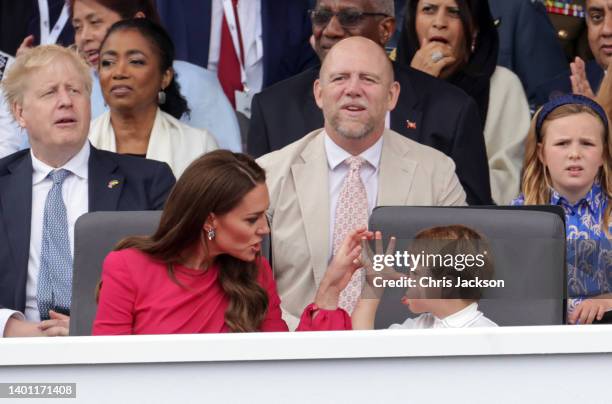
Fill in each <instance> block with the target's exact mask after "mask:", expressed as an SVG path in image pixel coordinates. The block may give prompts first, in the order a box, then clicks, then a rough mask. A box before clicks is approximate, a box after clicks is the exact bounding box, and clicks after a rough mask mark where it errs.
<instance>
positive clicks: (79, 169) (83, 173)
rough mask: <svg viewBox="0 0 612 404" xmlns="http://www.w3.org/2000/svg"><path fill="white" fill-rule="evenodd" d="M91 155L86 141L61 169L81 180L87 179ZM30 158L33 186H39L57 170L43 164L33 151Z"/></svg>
mask: <svg viewBox="0 0 612 404" xmlns="http://www.w3.org/2000/svg"><path fill="white" fill-rule="evenodd" d="M89 153H90V145H89V141H86V142H85V144H83V147H81V150H79V152H78V153H77V154H75V155H74V156H72V158H71V159H70V160H68V161H67V162H66V164H64V165H63V166H61V167H59V168H63V169H65V170H68V171H70V172H71V173H72V174H74V175H76V176H77V177H79V178H82V179H85V180H86V179H87V178H88V176H89ZM30 156H31V157H32V170H33V172H32V185H35V184H38V183H40V182H42V181H43V180H44V179H45V178H47V176H48V175H49V173H50V172H51V171H53V170H55V169H56V168H54V167H51V166H50V165H48V164H46V163H43V162H42V161H40V160H39V159H37V158H36V156H35V155H34V153H33V152H32V149H30Z"/></svg>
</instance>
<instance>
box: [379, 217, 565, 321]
mask: <svg viewBox="0 0 612 404" xmlns="http://www.w3.org/2000/svg"><path fill="white" fill-rule="evenodd" d="M451 224H463V225H466V226H469V227H471V228H473V229H475V230H477V231H478V232H479V233H481V234H482V235H484V236H485V237H486V238H487V239H488V241H489V243H490V245H491V248H492V249H493V263H494V268H495V278H496V279H503V280H504V281H505V288H504V289H489V288H487V289H484V291H483V299H482V300H481V301H480V308H481V310H482V311H483V312H484V313H485V315H486V316H487V317H489V318H490V319H491V320H493V321H495V322H496V323H497V324H499V325H553V324H563V322H564V317H565V303H564V300H563V296H564V293H565V289H566V286H565V285H566V269H565V223H564V216H563V211H562V210H561V208H559V207H557V206H538V207H487V208H482V207H406V206H401V207H400V206H390V207H377V208H376V209H374V211H373V212H372V215H371V217H370V229H371V230H381V231H382V232H383V236H384V237H385V238H387V237H389V236H392V235H393V236H395V237H397V238H398V241H400V243H401V240H409V239H413V238H414V236H415V235H416V233H418V232H419V231H421V230H423V229H425V228H428V227H432V226H443V225H451ZM407 242H408V241H406V243H407ZM398 246H399V244H398ZM404 292H405V290H404V289H400V288H386V290H385V294H384V296H383V299H382V300H381V304H380V306H379V309H378V313H377V317H376V324H375V326H376V328H387V327H388V326H389V325H391V324H393V323H401V322H403V321H404V320H405V319H406V318H407V317H412V316H413V315H411V314H410V312H409V311H408V310H407V309H406V307H405V306H404V305H402V304H401V303H400V299H401V297H402V296H403V295H404Z"/></svg>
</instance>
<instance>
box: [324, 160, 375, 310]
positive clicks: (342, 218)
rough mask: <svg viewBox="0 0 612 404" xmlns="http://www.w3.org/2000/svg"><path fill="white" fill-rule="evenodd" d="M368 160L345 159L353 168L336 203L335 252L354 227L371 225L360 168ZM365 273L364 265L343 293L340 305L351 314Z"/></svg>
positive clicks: (350, 168) (350, 167)
mask: <svg viewBox="0 0 612 404" xmlns="http://www.w3.org/2000/svg"><path fill="white" fill-rule="evenodd" d="M364 163H365V160H364V159H363V158H361V157H359V156H357V157H355V156H353V157H349V158H347V159H346V160H344V164H347V165H348V166H349V172H348V174H347V175H346V177H345V178H344V183H343V184H342V189H341V190H340V196H339V198H338V204H337V205H336V220H335V223H334V237H333V247H334V255H335V254H336V252H337V251H338V248H340V245H341V244H342V241H343V240H344V238H345V237H346V236H347V235H348V234H349V233H350V232H351V231H353V230H355V229H357V228H360V227H366V226H367V225H368V194H367V193H366V189H365V186H364V185H363V181H362V180H361V176H360V175H359V170H360V169H361V166H362V165H363V164H364ZM363 276H364V273H363V268H360V269H358V270H357V271H356V272H355V273H354V274H353V277H352V278H351V281H350V282H349V284H348V286H347V287H346V288H344V290H343V291H342V292H341V293H340V301H339V306H340V307H341V308H343V309H344V310H346V311H347V312H348V313H349V314H350V313H352V312H353V310H354V309H355V305H356V304H357V300H358V299H359V295H360V294H361V287H362V285H363Z"/></svg>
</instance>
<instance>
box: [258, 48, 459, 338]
mask: <svg viewBox="0 0 612 404" xmlns="http://www.w3.org/2000/svg"><path fill="white" fill-rule="evenodd" d="M399 91H400V89H399V84H398V83H397V82H395V81H394V80H393V68H392V66H391V63H390V62H389V60H388V58H387V56H386V54H385V52H384V50H383V49H382V48H381V47H380V46H378V45H377V44H375V43H374V42H372V41H371V40H369V39H366V38H364V37H351V38H347V39H344V40H342V41H341V42H339V43H337V44H336V45H334V47H333V48H332V49H331V50H330V52H329V54H328V55H327V57H326V58H325V60H324V62H323V65H322V67H321V72H320V77H319V79H318V80H317V81H315V83H314V95H315V99H316V102H317V105H318V106H319V108H321V109H322V110H323V115H324V117H325V126H324V128H323V129H320V130H316V131H314V132H311V133H309V134H308V135H306V136H305V137H303V138H302V139H300V140H298V141H296V142H294V143H292V144H290V145H288V146H286V147H284V148H283V149H281V150H278V151H275V152H272V153H269V154H267V155H265V156H263V157H261V158H260V159H259V160H258V163H259V164H261V166H262V167H264V168H265V170H266V172H267V176H268V178H267V185H268V188H269V192H270V208H269V211H268V215H269V218H270V226H271V230H272V266H273V268H274V273H275V277H276V283H277V286H278V291H279V294H280V296H281V299H282V302H283V304H282V308H283V314H284V318H285V320H286V321H287V323H288V324H289V327H290V328H292V329H293V328H295V326H296V325H297V322H298V316H299V315H300V313H301V312H302V310H303V308H304V307H305V306H306V305H307V304H308V303H310V302H312V300H313V298H314V294H315V292H316V290H317V286H318V285H319V283H320V281H321V279H322V277H323V275H324V273H325V270H326V268H327V265H328V262H329V260H330V258H331V256H332V251H333V248H332V238H334V225H335V224H337V223H335V220H336V219H337V217H336V216H337V215H338V212H337V211H336V208H337V206H336V205H337V204H338V203H339V199H342V198H343V196H341V195H339V194H341V188H342V187H343V180H345V179H346V178H347V177H348V173H347V172H348V171H349V169H348V168H347V167H346V164H345V163H346V161H347V159H348V158H350V157H351V156H360V157H361V158H362V159H363V160H365V163H364V164H363V166H364V168H363V169H361V171H360V172H359V175H360V178H361V181H362V183H363V185H361V184H360V185H361V187H362V189H363V188H365V191H366V192H365V193H366V194H367V214H369V213H371V211H372V209H373V208H374V207H375V206H379V205H425V206H429V205H434V206H447V205H464V204H465V192H464V191H463V188H462V187H461V185H460V184H459V181H458V179H457V176H456V175H455V165H454V163H453V161H452V160H451V159H450V158H448V157H446V156H445V155H444V154H442V153H440V152H438V151H437V150H435V149H433V148H431V147H428V146H424V145H421V144H419V143H416V142H414V141H412V140H409V139H407V138H406V137H404V136H401V135H399V134H398V133H396V132H393V131H391V130H388V129H385V119H386V118H387V114H388V112H389V111H391V110H392V109H393V108H394V107H395V104H396V102H397V97H398V95H399ZM279 113H282V111H279ZM441 119H443V118H442V117H441Z"/></svg>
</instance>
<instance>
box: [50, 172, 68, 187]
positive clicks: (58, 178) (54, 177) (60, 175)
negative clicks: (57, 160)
mask: <svg viewBox="0 0 612 404" xmlns="http://www.w3.org/2000/svg"><path fill="white" fill-rule="evenodd" d="M69 175H70V171H68V170H64V169H63V168H60V169H59V170H53V171H51V172H50V173H49V176H48V177H49V178H51V181H53V184H55V185H62V183H63V182H64V180H65V179H66V177H68V176H69Z"/></svg>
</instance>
